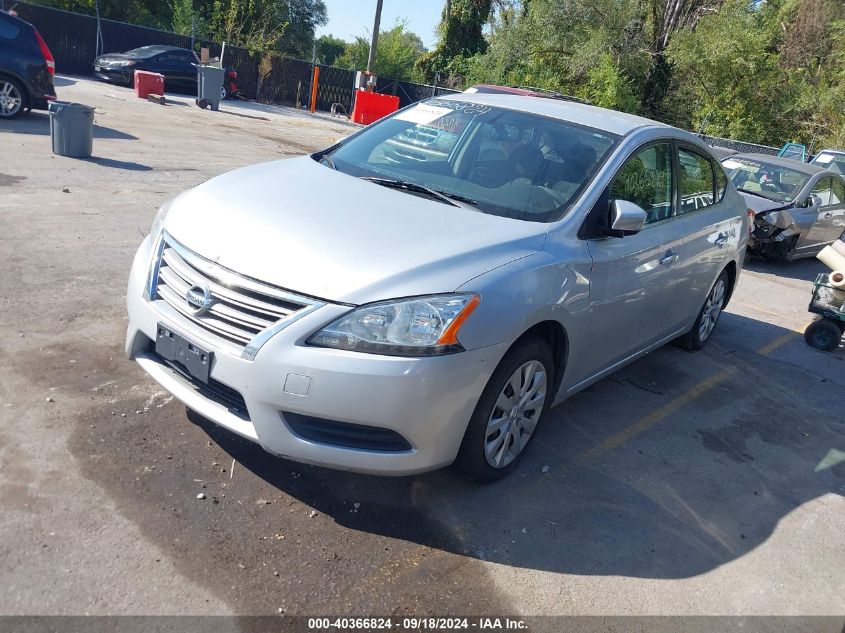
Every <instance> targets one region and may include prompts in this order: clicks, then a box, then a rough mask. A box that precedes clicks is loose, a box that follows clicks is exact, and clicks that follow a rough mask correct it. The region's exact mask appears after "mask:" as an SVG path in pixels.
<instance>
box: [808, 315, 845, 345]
mask: <svg viewBox="0 0 845 633" xmlns="http://www.w3.org/2000/svg"><path fill="white" fill-rule="evenodd" d="M804 340H805V341H806V342H807V345H809V346H810V347H815V348H816V349H820V350H822V351H824V352H832V351H833V350H835V349H836V348H837V347H839V341H840V340H842V329H841V328H840V327H839V324H838V323H834V322H833V321H829V320H828V319H819V320H818V321H813V322H812V323H810V325H808V326H807V329H806V330H804Z"/></svg>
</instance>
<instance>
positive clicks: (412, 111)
mask: <svg viewBox="0 0 845 633" xmlns="http://www.w3.org/2000/svg"><path fill="white" fill-rule="evenodd" d="M452 112H453V110H451V109H450V108H441V107H438V106H433V105H428V104H426V103H420V104H419V105H416V106H414V107H413V108H408V109H407V110H404V111H402V112H400V113H399V114H397V115H396V116H395V117H394V120H398V121H408V122H409V123H416V124H417V125H428V124H429V123H431V122H432V121H436V120H437V119H440V118H442V117H444V116H446V115H447V114H451V113H452Z"/></svg>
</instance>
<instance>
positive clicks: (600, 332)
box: [576, 140, 683, 379]
mask: <svg viewBox="0 0 845 633" xmlns="http://www.w3.org/2000/svg"><path fill="white" fill-rule="evenodd" d="M672 170H673V160H672V143H671V141H669V140H664V141H658V142H656V143H649V144H647V145H645V146H643V147H641V148H638V149H637V150H636V151H635V152H634V153H633V154H632V155H631V157H630V158H628V160H627V161H626V163H625V164H624V165H623V166H622V167H621V168H620V169H619V171H618V172H617V174H616V176H615V177H614V179H613V181H612V182H611V185H610V187H609V199H610V200H613V199H619V200H628V201H629V202H633V203H635V204H637V205H639V206H640V207H642V208H643V209H644V210H646V212H647V213H648V220H647V221H646V225H645V227H644V228H643V230H642V231H640V232H639V233H637V234H635V235H627V236H625V237H622V238H604V239H594V240H589V241H588V242H587V243H588V246H589V249H590V255H591V256H592V259H593V265H592V272H591V275H590V316H589V320H588V322H587V323H585V324H584V327H585V330H586V332H585V334H586V336H587V339H588V344H589V349H590V354H589V355H587V356H588V357H589V358H588V360H587V362H585V363H583V364H582V366H580V367H578V368H577V369H576V371H578V373H579V374H580V375H579V378H581V379H583V378H587V377H589V376H592V375H595V374H596V373H598V372H600V371H603V370H606V369H608V368H610V367H613V366H614V365H616V364H618V363H620V362H621V361H623V360H625V359H626V358H628V357H630V356H631V355H633V354H635V353H637V352H638V351H640V350H642V349H644V348H645V347H647V346H649V345H650V344H651V343H654V342H656V341H657V340H659V339H661V338H663V337H664V336H665V335H666V334H667V331H666V323H665V315H666V311H667V308H668V306H669V305H670V303H671V301H672V295H673V293H674V292H675V291H676V287H677V283H676V282H675V279H674V278H675V267H676V265H677V262H678V259H679V257H680V250H681V248H682V245H683V231H682V230H681V226H680V224H679V223H678V222H677V221H676V219H675V218H674V217H673V208H674V205H675V202H674V201H675V195H674V188H673V177H672Z"/></svg>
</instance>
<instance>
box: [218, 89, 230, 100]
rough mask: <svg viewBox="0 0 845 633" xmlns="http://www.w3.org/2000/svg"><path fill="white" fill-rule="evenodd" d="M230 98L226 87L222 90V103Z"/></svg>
mask: <svg viewBox="0 0 845 633" xmlns="http://www.w3.org/2000/svg"><path fill="white" fill-rule="evenodd" d="M228 98H229V91H228V90H226V86H223V87H222V88H220V101H225V100H226V99H228Z"/></svg>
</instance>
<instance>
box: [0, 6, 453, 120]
mask: <svg viewBox="0 0 845 633" xmlns="http://www.w3.org/2000/svg"><path fill="white" fill-rule="evenodd" d="M3 2H7V4H8V0H0V7H2V3H3ZM14 4H15V10H16V11H17V13H18V15H19V16H20V17H21V18H22V19H23V20H26V21H27V22H30V23H31V24H33V25H35V27H36V28H37V29H38V31H39V32H40V33H41V35H42V36H43V37H44V40H45V41H46V42H47V45H48V46H49V47H50V50H51V52H52V53H53V56H54V57H55V58H56V71H57V72H60V73H63V74H67V75H91V74H93V69H94V58H95V57H96V56H97V54H98V50H97V39H98V37H97V18H95V17H93V16H90V15H82V14H79V13H72V12H70V11H64V10H61V9H55V8H52V7H44V6H41V5H34V4H28V3H26V2H17V1H16V2H14ZM99 24H100V35H101V40H100V41H101V42H102V46H101V48H100V50H99V54H100V55H102V54H104V53H120V52H125V51H128V50H131V49H133V48H138V47H141V46H149V45H151V44H163V45H167V46H178V47H180V48H194V50H198V49H199V47H200V46H203V47H207V48H208V49H209V52H210V54H211V56H212V57H218V56H219V55H220V53H221V49H222V47H221V45H220V44H219V43H216V42H208V41H205V40H199V39H196V40H195V39H194V38H192V37H191V36H189V35H182V34H179V33H172V32H170V31H160V30H157V29H152V28H148V27H144V26H137V25H134V24H127V23H125V22H116V21H114V20H106V19H100V21H99ZM223 63H224V65H225V66H226V67H227V68H232V69H234V70H235V71H237V73H238V85H239V86H240V89H241V94H243V95H244V96H245V97H247V98H249V99H257V100H259V101H264V102H269V103H284V104H288V105H294V104H308V103H309V100H310V98H311V79H312V74H313V68H314V66H313V65H312V64H311V63H310V62H307V61H303V60H301V59H293V58H289V57H282V56H281V55H276V54H268V53H253V52H250V51H248V50H246V49H244V48H240V47H238V46H230V45H228V44H227V45H226V51H225V59H224V60H223ZM354 82H355V71H352V70H347V69H345V68H337V67H335V66H326V65H322V64H321V65H320V76H319V80H318V82H317V99H316V107H317V108H318V109H320V110H330V109H331V107H332V105H333V104H335V103H339V104H341V105H342V106H343V109H344V111H345V112H347V113H350V112H352V106H353V104H354V101H355V87H354ZM376 90H378V92H384V93H387V94H394V95H397V96H398V97H399V104H400V107H404V106H406V105H409V104H411V103H415V102H416V101H421V100H422V99H428V98H429V97H432V96H435V95H441V94H448V93H454V92H457V91H455V90H448V89H446V88H439V87H435V86H428V85H424V84H415V83H411V82H406V81H396V80H393V79H387V78H383V77H379V78H378V83H377V85H376Z"/></svg>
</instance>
